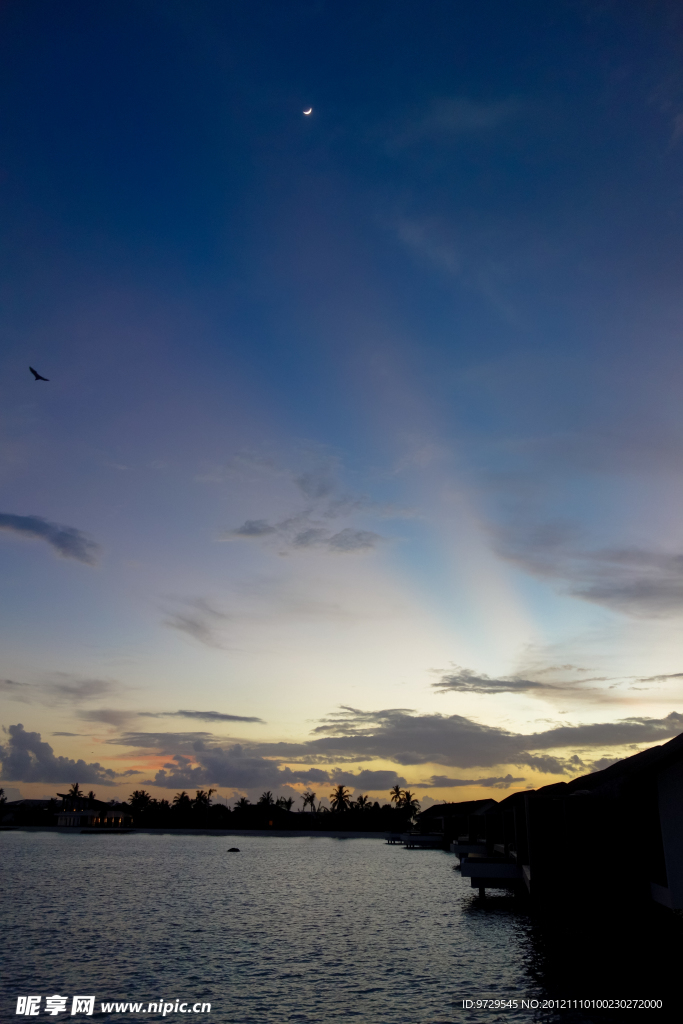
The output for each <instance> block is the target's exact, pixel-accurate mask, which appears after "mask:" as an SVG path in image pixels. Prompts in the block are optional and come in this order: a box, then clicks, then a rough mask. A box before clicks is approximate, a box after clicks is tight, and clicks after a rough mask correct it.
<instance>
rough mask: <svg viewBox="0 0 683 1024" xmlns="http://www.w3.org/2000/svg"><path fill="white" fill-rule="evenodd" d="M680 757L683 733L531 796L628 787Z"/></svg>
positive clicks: (618, 789) (664, 768)
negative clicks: (606, 766) (600, 769)
mask: <svg viewBox="0 0 683 1024" xmlns="http://www.w3.org/2000/svg"><path fill="white" fill-rule="evenodd" d="M681 760H683V733H681V734H680V735H679V736H674V737H673V739H671V740H668V742H667V743H662V744H661V745H660V746H656V747H648V748H647V750H640V751H639V752H638V753H637V754H632V755H631V757H624V758H622V759H621V760H620V761H617V762H615V764H611V765H610V766H609V768H603V769H602V771H599V772H592V773H591V774H590V775H581V776H580V777H579V778H578V779H572V781H571V782H554V783H552V784H551V785H549V786H543V787H542V788H541V789H536V790H534V791H533V793H534V796H543V797H554V796H571V795H572V793H575V792H577V791H578V790H588V791H589V792H590V793H596V794H599V793H602V794H604V795H608V794H610V793H612V794H613V793H615V792H619V791H621V790H622V789H624V788H628V787H629V786H636V785H638V784H640V783H642V782H646V781H648V780H650V779H651V778H653V777H654V776H656V775H658V774H659V773H660V772H663V771H665V770H666V769H667V768H668V767H669V766H670V765H672V764H675V763H676V762H678V761H681Z"/></svg>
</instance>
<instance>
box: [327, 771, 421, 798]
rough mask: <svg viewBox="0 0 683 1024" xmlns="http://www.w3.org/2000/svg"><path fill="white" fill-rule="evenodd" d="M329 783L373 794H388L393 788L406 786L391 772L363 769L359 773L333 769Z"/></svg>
mask: <svg viewBox="0 0 683 1024" xmlns="http://www.w3.org/2000/svg"><path fill="white" fill-rule="evenodd" d="M330 778H331V781H332V782H333V783H334V784H335V785H342V786H352V787H353V788H354V789H357V790H361V791H363V790H368V789H369V790H372V791H373V792H380V791H383V792H387V793H388V792H389V790H391V789H393V787H394V786H407V785H408V783H407V782H406V780H405V779H404V778H403V776H402V775H399V774H398V773H397V772H393V771H370V770H368V769H367V768H363V769H362V770H361V771H359V772H342V771H339V769H338V768H335V769H334V770H333V771H332V772H331V773H330Z"/></svg>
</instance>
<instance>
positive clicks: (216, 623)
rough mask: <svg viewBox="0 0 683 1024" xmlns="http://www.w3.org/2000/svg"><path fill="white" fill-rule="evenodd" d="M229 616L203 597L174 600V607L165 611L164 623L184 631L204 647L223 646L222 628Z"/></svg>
mask: <svg viewBox="0 0 683 1024" xmlns="http://www.w3.org/2000/svg"><path fill="white" fill-rule="evenodd" d="M229 620H230V616H228V615H226V614H225V612H222V611H220V610H219V609H218V608H215V607H214V606H213V605H212V604H211V603H210V601H208V600H207V599H206V598H204V597H197V598H187V599H185V600H176V607H175V608H171V609H169V610H167V611H166V618H165V619H164V620H163V621H164V625H165V626H168V627H169V629H175V630H177V632H179V633H184V634H185V635H186V636H189V637H191V638H192V639H193V640H196V641H197V642H198V643H200V644H203V645H204V646H205V647H217V648H223V647H224V646H225V640H224V635H223V633H224V629H225V626H226V624H227V623H228V621H229Z"/></svg>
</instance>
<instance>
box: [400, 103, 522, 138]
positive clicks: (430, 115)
mask: <svg viewBox="0 0 683 1024" xmlns="http://www.w3.org/2000/svg"><path fill="white" fill-rule="evenodd" d="M521 109H522V108H521V104H520V103H519V101H518V100H515V99H512V98H508V99H504V100H494V101H489V102H486V101H480V100H471V99H468V98H467V97H464V96H444V97H440V98H437V99H434V100H433V101H432V103H431V105H430V107H429V108H428V109H427V110H423V111H420V112H415V113H414V114H413V116H412V117H411V118H410V120H409V122H408V123H407V124H406V125H405V126H404V127H403V128H402V130H401V131H399V132H397V133H395V134H394V135H393V137H392V138H391V140H390V145H391V146H392V147H395V148H398V149H403V148H405V147H406V146H412V145H415V144H416V143H419V142H424V141H433V142H441V143H443V142H448V141H451V140H453V141H455V140H457V139H460V138H461V137H462V136H463V135H473V134H479V133H482V132H487V131H491V130H492V129H494V128H498V127H499V126H500V125H501V124H503V123H505V122H506V121H510V120H511V119H512V118H513V117H517V116H518V115H519V113H520V111H521Z"/></svg>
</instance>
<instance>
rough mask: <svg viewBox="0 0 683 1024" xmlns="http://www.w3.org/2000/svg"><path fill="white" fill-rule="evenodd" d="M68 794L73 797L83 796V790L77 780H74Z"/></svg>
mask: <svg viewBox="0 0 683 1024" xmlns="http://www.w3.org/2000/svg"><path fill="white" fill-rule="evenodd" d="M68 795H69V796H70V797H72V798H73V799H78V797H81V796H83V790H82V789H81V787H80V786H79V785H78V783H77V782H74V784H73V786H71V788H70V789H69V794H68Z"/></svg>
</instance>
